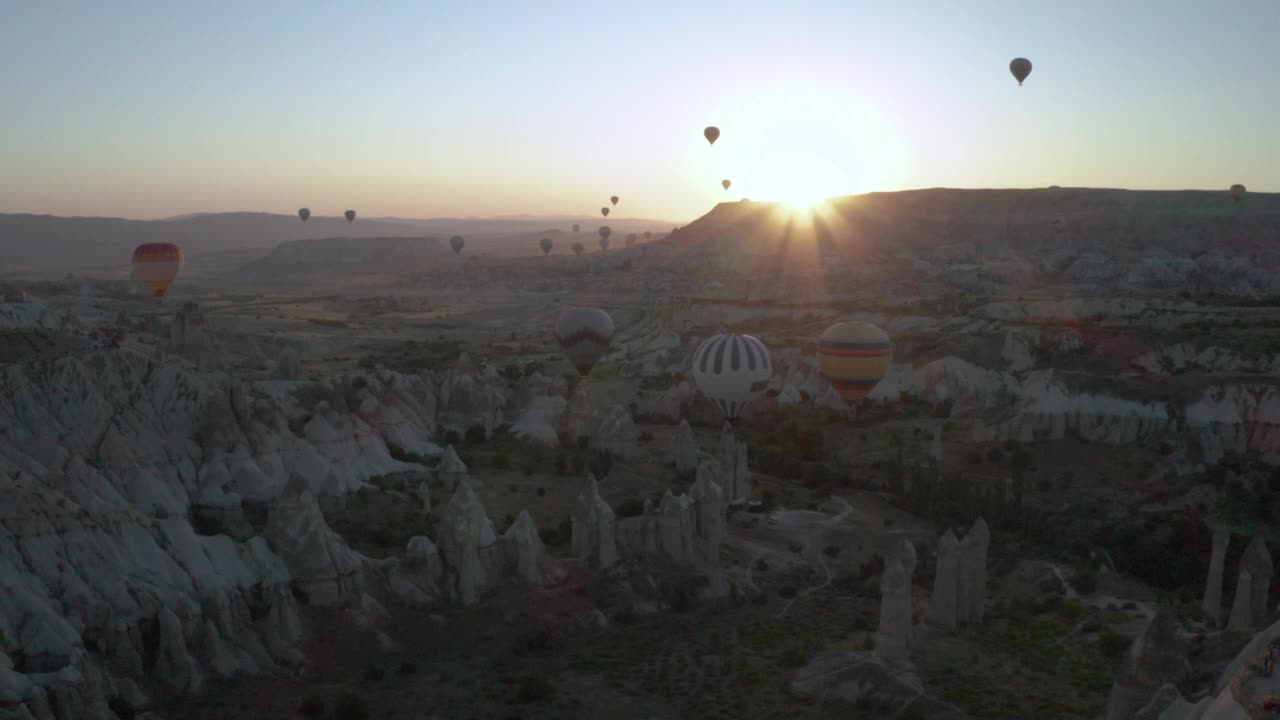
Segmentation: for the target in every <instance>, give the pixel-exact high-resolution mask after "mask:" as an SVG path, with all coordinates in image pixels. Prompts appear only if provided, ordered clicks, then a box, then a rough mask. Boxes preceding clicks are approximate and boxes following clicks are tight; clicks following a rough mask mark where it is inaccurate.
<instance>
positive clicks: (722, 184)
mask: <svg viewBox="0 0 1280 720" xmlns="http://www.w3.org/2000/svg"><path fill="white" fill-rule="evenodd" d="M732 184H733V183H731V182H729V178H725V179H724V180H721V181H720V187H722V188H724V189H725V190H728V189H729V186H730V185H732Z"/></svg>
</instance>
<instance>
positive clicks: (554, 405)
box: [511, 395, 569, 447]
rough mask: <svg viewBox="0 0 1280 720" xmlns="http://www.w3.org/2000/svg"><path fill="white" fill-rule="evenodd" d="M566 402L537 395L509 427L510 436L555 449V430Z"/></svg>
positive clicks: (552, 397)
mask: <svg viewBox="0 0 1280 720" xmlns="http://www.w3.org/2000/svg"><path fill="white" fill-rule="evenodd" d="M568 406H569V403H568V401H566V400H565V399H564V398H562V397H558V396H552V395H538V396H535V397H534V398H533V399H531V400H530V401H529V404H528V406H527V407H526V408H525V410H524V412H523V413H522V414H521V415H520V417H519V418H518V419H517V420H516V421H515V423H514V424H513V425H512V426H511V434H512V435H515V436H516V437H518V438H520V439H521V440H524V441H525V442H529V443H536V444H538V445H543V446H546V447H556V446H557V444H558V443H559V442H560V433H559V431H558V430H557V428H559V427H560V423H561V421H562V419H563V417H564V412H565V408H567V407H568Z"/></svg>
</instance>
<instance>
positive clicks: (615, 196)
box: [609, 195, 618, 207]
mask: <svg viewBox="0 0 1280 720" xmlns="http://www.w3.org/2000/svg"><path fill="white" fill-rule="evenodd" d="M609 202H611V203H613V204H614V206H615V207H616V206H617V204H618V196H617V195H612V196H610V197H609Z"/></svg>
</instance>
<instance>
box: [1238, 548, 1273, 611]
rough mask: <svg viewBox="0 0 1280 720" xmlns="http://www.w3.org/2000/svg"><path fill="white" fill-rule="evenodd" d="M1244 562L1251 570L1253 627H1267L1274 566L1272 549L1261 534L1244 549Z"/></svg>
mask: <svg viewBox="0 0 1280 720" xmlns="http://www.w3.org/2000/svg"><path fill="white" fill-rule="evenodd" d="M1243 562H1244V564H1245V567H1246V568H1248V570H1249V579H1250V582H1251V584H1252V588H1253V596H1252V597H1251V598H1250V605H1251V609H1252V610H1253V620H1252V627H1255V628H1259V627H1265V626H1266V625H1267V619H1268V608H1269V607H1270V605H1269V604H1268V603H1269V602H1270V598H1269V597H1268V595H1269V594H1270V590H1271V576H1272V574H1273V572H1274V567H1273V566H1272V564H1271V551H1270V550H1268V549H1267V541H1266V540H1263V539H1262V536H1261V535H1255V536H1254V538H1253V540H1251V541H1249V546H1248V547H1247V548H1245V551H1244V556H1243Z"/></svg>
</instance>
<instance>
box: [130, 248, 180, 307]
mask: <svg viewBox="0 0 1280 720" xmlns="http://www.w3.org/2000/svg"><path fill="white" fill-rule="evenodd" d="M182 264H183V259H182V248H180V247H178V246H177V245H174V244H173V243H146V244H143V245H139V246H138V247H137V249H135V250H134V251H133V277H134V278H135V279H136V280H137V281H138V282H140V283H142V284H143V285H144V286H145V287H146V288H147V289H148V290H150V291H151V294H152V295H155V296H156V297H158V298H160V297H164V294H165V293H166V292H168V291H169V288H170V287H173V281H174V280H175V279H177V277H178V274H179V273H181V272H182Z"/></svg>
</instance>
